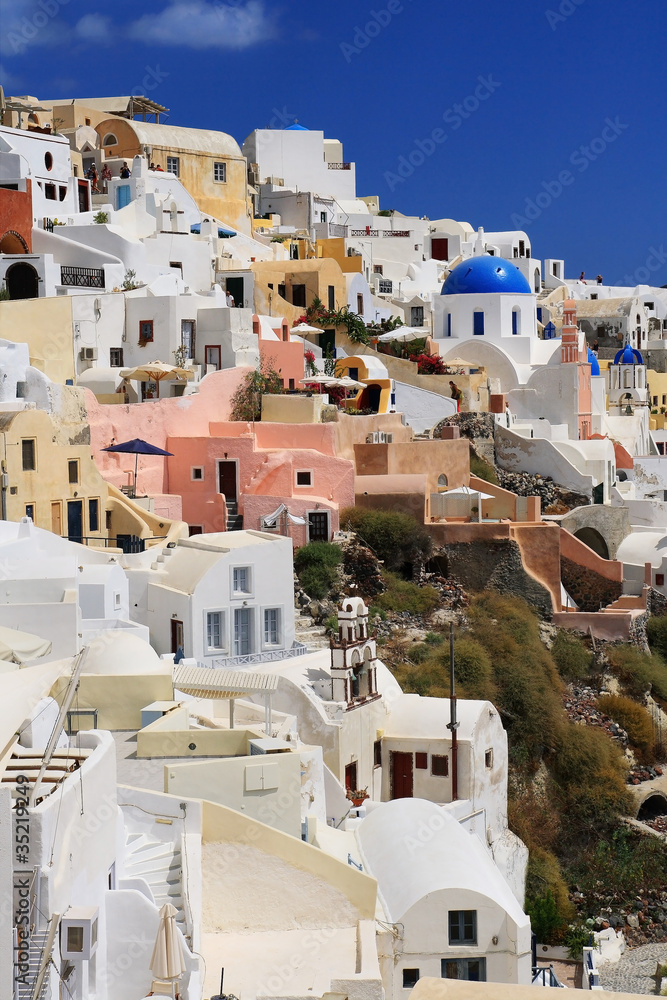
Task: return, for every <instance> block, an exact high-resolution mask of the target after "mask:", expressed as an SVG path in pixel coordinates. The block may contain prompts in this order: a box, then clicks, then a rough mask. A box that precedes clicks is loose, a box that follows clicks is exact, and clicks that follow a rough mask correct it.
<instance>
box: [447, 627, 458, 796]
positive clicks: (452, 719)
mask: <svg viewBox="0 0 667 1000" xmlns="http://www.w3.org/2000/svg"><path fill="white" fill-rule="evenodd" d="M458 728H459V723H458V721H457V718H456V685H455V680H454V623H453V622H450V623H449V723H448V724H447V729H449V730H451V734H452V802H456V801H457V799H458V797H459V746H458V738H457V733H456V730H457V729H458Z"/></svg>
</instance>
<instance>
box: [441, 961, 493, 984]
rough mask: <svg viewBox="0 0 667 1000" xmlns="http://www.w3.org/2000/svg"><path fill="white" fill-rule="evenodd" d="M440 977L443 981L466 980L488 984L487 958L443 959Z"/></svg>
mask: <svg viewBox="0 0 667 1000" xmlns="http://www.w3.org/2000/svg"><path fill="white" fill-rule="evenodd" d="M440 963H441V966H440V967H441V971H440V975H441V977H442V978H443V979H465V980H467V981H468V982H469V983H485V982H486V959H485V958H442V959H441V960H440Z"/></svg>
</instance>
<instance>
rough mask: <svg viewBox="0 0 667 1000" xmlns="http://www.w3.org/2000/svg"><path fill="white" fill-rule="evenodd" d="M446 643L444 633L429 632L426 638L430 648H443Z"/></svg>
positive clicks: (425, 640)
mask: <svg viewBox="0 0 667 1000" xmlns="http://www.w3.org/2000/svg"><path fill="white" fill-rule="evenodd" d="M444 641H445V637H444V635H443V634H442V632H427V633H426V635H425V636H424V642H427V643H428V644H429V646H441V645H442V643H443V642H444Z"/></svg>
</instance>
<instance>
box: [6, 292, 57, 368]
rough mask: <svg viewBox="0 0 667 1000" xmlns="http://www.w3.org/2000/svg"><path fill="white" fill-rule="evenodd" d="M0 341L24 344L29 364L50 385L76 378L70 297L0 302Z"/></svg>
mask: <svg viewBox="0 0 667 1000" xmlns="http://www.w3.org/2000/svg"><path fill="white" fill-rule="evenodd" d="M0 337H2V339H3V340H9V341H11V342H12V343H14V344H27V345H28V353H29V354H30V364H31V365H32V366H33V367H34V368H38V369H39V370H40V371H41V372H44V374H45V375H46V376H48V378H50V379H51V381H52V382H57V383H59V384H60V385H64V383H65V382H66V381H67V379H73V378H74V376H75V374H76V373H75V368H74V344H73V334H72V299H71V297H70V296H69V295H58V296H50V297H49V298H38V299H12V300H11V301H9V300H4V301H2V302H0Z"/></svg>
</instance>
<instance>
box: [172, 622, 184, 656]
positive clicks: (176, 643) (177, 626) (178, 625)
mask: <svg viewBox="0 0 667 1000" xmlns="http://www.w3.org/2000/svg"><path fill="white" fill-rule="evenodd" d="M179 649H180V650H181V652H183V651H184V650H183V622H181V621H179V620H178V619H177V618H172V619H171V651H172V653H177V652H178V651H179Z"/></svg>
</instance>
